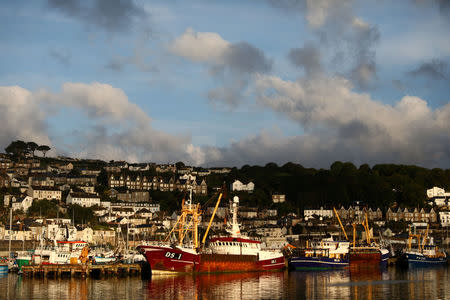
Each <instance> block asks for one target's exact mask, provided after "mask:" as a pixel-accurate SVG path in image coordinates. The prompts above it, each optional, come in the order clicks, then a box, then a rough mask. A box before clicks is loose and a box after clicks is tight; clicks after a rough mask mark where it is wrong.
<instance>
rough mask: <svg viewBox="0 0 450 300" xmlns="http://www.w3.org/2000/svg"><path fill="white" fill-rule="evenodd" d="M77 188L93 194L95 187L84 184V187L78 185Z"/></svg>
mask: <svg viewBox="0 0 450 300" xmlns="http://www.w3.org/2000/svg"><path fill="white" fill-rule="evenodd" d="M78 188H79V189H81V190H82V191H84V192H85V193H88V194H94V193H95V186H93V185H90V184H89V183H86V184H85V185H80V186H78Z"/></svg>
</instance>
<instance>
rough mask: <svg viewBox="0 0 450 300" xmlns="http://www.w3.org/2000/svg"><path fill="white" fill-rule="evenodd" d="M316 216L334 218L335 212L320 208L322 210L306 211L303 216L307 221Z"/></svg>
mask: <svg viewBox="0 0 450 300" xmlns="http://www.w3.org/2000/svg"><path fill="white" fill-rule="evenodd" d="M314 215H315V216H318V217H322V218H332V217H333V210H331V209H323V207H320V209H305V210H304V212H303V216H304V217H305V219H306V218H310V217H312V216H314Z"/></svg>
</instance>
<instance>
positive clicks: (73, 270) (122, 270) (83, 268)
mask: <svg viewBox="0 0 450 300" xmlns="http://www.w3.org/2000/svg"><path fill="white" fill-rule="evenodd" d="M22 272H23V273H22V274H23V276H24V277H103V276H130V275H139V274H141V272H142V265H141V264H98V265H94V264H61V265H59V264H58V265H43V264H40V265H28V266H22Z"/></svg>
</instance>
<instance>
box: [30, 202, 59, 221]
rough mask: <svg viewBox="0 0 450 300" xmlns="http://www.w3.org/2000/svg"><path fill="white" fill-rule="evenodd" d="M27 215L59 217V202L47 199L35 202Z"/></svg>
mask: <svg viewBox="0 0 450 300" xmlns="http://www.w3.org/2000/svg"><path fill="white" fill-rule="evenodd" d="M27 213H28V215H29V216H35V217H37V216H43V217H47V218H55V217H56V216H57V215H58V201H56V200H46V199H43V200H34V201H33V204H32V205H31V207H30V208H29V209H28V212H27Z"/></svg>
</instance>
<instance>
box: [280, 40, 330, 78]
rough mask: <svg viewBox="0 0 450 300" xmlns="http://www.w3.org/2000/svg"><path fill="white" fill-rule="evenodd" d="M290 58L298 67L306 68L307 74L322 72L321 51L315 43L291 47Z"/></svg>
mask: <svg viewBox="0 0 450 300" xmlns="http://www.w3.org/2000/svg"><path fill="white" fill-rule="evenodd" d="M288 58H289V60H290V61H291V62H292V63H293V64H294V65H296V66H297V67H301V68H304V70H305V73H306V75H315V74H318V73H321V72H322V65H321V55H320V51H319V49H317V48H316V47H315V46H314V45H313V44H305V46H303V47H302V48H294V49H291V51H289V54H288Z"/></svg>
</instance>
